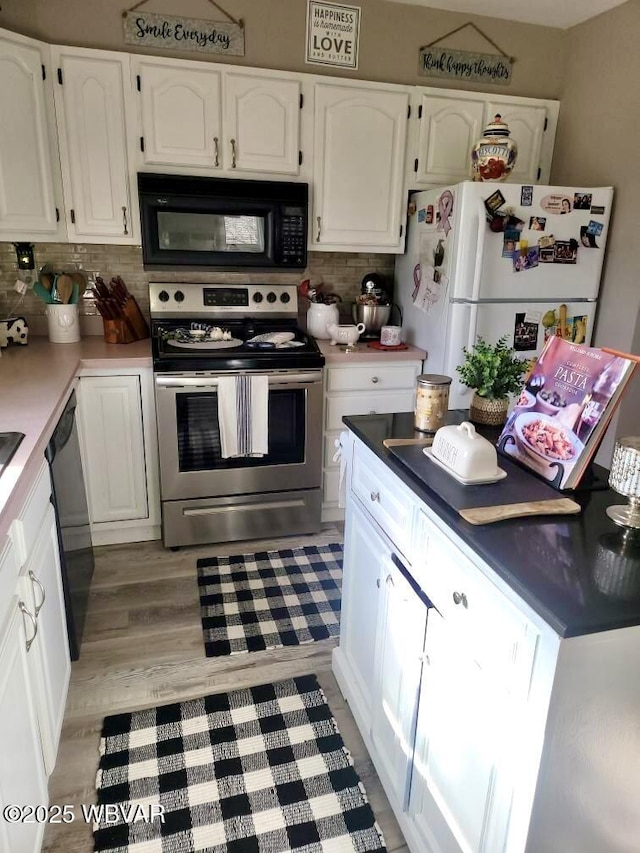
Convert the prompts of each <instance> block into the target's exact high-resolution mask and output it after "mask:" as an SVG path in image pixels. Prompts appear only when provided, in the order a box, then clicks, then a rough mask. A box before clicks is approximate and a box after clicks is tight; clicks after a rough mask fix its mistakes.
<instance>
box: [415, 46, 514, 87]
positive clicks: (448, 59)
mask: <svg viewBox="0 0 640 853" xmlns="http://www.w3.org/2000/svg"><path fill="white" fill-rule="evenodd" d="M512 65H513V62H512V60H511V59H510V58H509V57H508V56H498V55H496V54H494V53H471V52H470V51H468V50H448V49H447V48H443V47H436V46H430V47H423V48H421V49H420V65H419V67H418V73H419V74H422V75H423V77H446V78H448V79H449V80H469V81H474V82H478V83H493V84H495V85H501V86H506V85H508V84H509V83H510V82H511V71H512Z"/></svg>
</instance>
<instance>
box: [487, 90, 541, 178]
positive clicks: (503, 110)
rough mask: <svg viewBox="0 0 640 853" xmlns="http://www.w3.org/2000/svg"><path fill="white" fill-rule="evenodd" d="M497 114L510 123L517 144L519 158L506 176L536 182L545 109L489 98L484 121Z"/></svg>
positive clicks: (512, 136) (539, 163) (490, 119)
mask: <svg viewBox="0 0 640 853" xmlns="http://www.w3.org/2000/svg"><path fill="white" fill-rule="evenodd" d="M496 113H500V115H501V116H502V120H503V121H506V123H507V124H508V125H509V131H510V135H511V138H512V139H513V140H515V141H516V142H517V143H518V158H517V160H516V165H515V166H514V169H513V172H511V175H510V176H509V183H512V184H537V183H538V182H539V181H540V177H539V175H538V169H539V168H540V166H541V151H542V139H543V136H544V130H545V119H546V116H547V111H546V109H545V107H544V106H539V107H534V106H526V105H522V104H511V103H509V102H508V101H498V100H496V101H488V102H487V104H486V109H485V121H487V122H489V121H492V119H493V117H494V116H495V115H496Z"/></svg>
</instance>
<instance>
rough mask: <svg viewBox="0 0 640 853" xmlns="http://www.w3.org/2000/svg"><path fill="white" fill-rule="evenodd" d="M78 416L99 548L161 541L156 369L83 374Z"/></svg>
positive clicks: (87, 485)
mask: <svg viewBox="0 0 640 853" xmlns="http://www.w3.org/2000/svg"><path fill="white" fill-rule="evenodd" d="M78 412H79V418H78V421H79V433H80V448H81V453H82V463H83V470H84V472H85V480H86V484H85V485H86V488H87V499H88V504H89V516H90V520H91V536H92V540H93V544H94V545H105V544H113V543H116V542H136V541H144V540H146V539H157V538H159V536H160V527H159V525H160V506H159V504H160V500H159V488H158V463H157V435H156V418H155V403H154V398H153V381H152V374H151V368H144V369H142V370H138V369H133V368H132V369H126V370H125V369H121V370H120V371H118V373H117V374H113V373H109V372H107V371H97V370H87V371H83V372H82V373H81V377H80V385H79V389H78Z"/></svg>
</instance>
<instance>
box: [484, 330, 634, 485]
mask: <svg viewBox="0 0 640 853" xmlns="http://www.w3.org/2000/svg"><path fill="white" fill-rule="evenodd" d="M639 360H640V359H639V358H638V356H634V355H630V354H627V353H619V352H615V351H614V350H607V349H598V348H597V347H589V346H586V345H584V344H575V343H573V342H571V341H567V340H564V339H563V338H561V337H559V336H556V335H554V336H552V337H550V338H549V340H548V341H547V343H546V344H545V347H544V349H543V350H542V352H541V354H540V357H539V358H538V360H537V361H536V362H535V364H534V366H533V368H532V369H531V370H530V372H529V374H528V376H527V379H526V382H525V385H524V388H523V389H522V391H521V393H520V396H519V398H518V400H517V401H516V405H515V407H514V409H513V412H512V413H511V415H510V417H509V419H508V421H507V423H506V425H505V427H504V429H503V431H502V433H501V435H500V438H499V439H498V448H499V449H500V450H501V451H502V452H503V453H505V454H506V455H507V456H511V457H512V458H514V459H516V460H517V461H518V462H520V463H521V464H523V465H525V466H526V467H527V468H530V469H531V470H533V471H534V472H535V473H537V474H539V475H541V476H543V477H544V478H545V479H547V480H549V481H550V482H551V483H552V484H553V485H554V486H556V488H559V489H574V488H575V487H576V486H577V485H578V483H579V482H580V480H581V478H582V476H583V474H584V472H585V470H586V468H587V466H588V464H589V462H590V461H591V459H592V458H593V456H594V454H595V452H596V450H597V449H598V446H599V444H600V440H601V439H602V437H603V435H604V432H605V430H606V428H607V426H608V424H609V422H610V420H611V417H612V415H613V413H614V411H615V409H616V406H617V405H618V403H619V402H620V398H621V397H622V394H623V393H624V390H625V388H626V386H627V384H628V382H629V380H630V379H631V375H632V374H633V371H634V368H635V367H636V364H637V363H638V361H639Z"/></svg>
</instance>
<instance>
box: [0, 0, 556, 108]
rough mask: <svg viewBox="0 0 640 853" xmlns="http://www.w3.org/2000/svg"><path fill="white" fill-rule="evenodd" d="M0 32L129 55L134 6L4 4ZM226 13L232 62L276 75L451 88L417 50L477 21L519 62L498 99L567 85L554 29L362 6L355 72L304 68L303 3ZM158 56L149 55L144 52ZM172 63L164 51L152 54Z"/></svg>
mask: <svg viewBox="0 0 640 853" xmlns="http://www.w3.org/2000/svg"><path fill="white" fill-rule="evenodd" d="M1 5H2V11H1V12H0V26H2V27H6V28H7V29H10V30H16V31H18V32H21V33H24V34H26V35H31V36H34V37H35V38H40V39H43V40H44V41H48V42H52V43H57V44H70V45H80V46H84V47H97V48H107V49H109V50H130V49H131V48H130V46H129V45H126V46H125V45H124V43H123V38H122V17H121V13H122V10H123V9H124V8H127V7H131V6H133V0H130V2H127V0H2V4H1ZM221 5H222V6H223V7H225V8H226V9H228V11H229V12H230V13H231V14H232V15H234V17H238V18H243V19H244V21H245V26H246V31H245V32H246V35H245V50H246V55H245V56H244V57H243V58H239V57H229V60H228V61H230V62H232V63H236V64H239V65H242V64H246V65H253V66H258V67H264V68H277V69H283V70H286V71H306V72H309V73H322V74H325V73H326V74H338V75H340V76H344V77H358V78H360V79H364V80H376V81H386V82H389V83H411V84H424V85H428V86H451V85H452V84H451V83H449V82H447V81H444V82H443V81H440V80H438V79H437V78H433V77H419V76H418V73H417V66H418V50H419V48H420V46H421V45H424V44H427V43H428V42H431V41H433V40H434V39H436V38H438V36H441V35H444V34H445V33H446V32H449V31H450V30H452V29H454V28H455V27H459V26H460V25H461V24H464V23H466V22H467V21H475V22H476V24H478V25H479V26H481V27H482V28H483V29H484V30H485V31H486V33H487V35H489V36H490V37H491V38H492V39H493V40H494V41H495V42H496V43H497V44H498V45H500V47H501V48H502V49H503V50H504V51H505V52H506V53H508V54H510V55H511V56H514V57H516V59H517V62H516V64H515V67H514V73H513V79H512V83H511V85H509V86H495V87H493V88H494V89H495V91H496V92H500V93H505V94H513V95H525V96H528V97H540V98H556V97H558V95H559V93H560V85H561V78H562V61H563V58H562V49H561V47H562V33H561V31H560V30H555V29H552V28H549V27H536V26H531V25H528V24H516V23H512V22H508V21H503V20H501V19H497V18H483V17H479V16H477V15H461V14H457V13H454V12H443V11H440V10H437V9H427V8H424V7H420V6H413V5H407V4H398V3H387V2H384V0H358V2H357V3H355V4H354V5H359V6H360V7H361V9H362V28H361V36H360V62H359V69H358V71H357V72H353V71H348V70H345V69H338V70H336V69H331V68H323V67H321V66H318V65H307V64H306V63H305V61H304V47H305V27H306V10H307V3H306V0H223V2H222V3H221ZM144 9H145V10H146V11H149V12H166V13H168V14H169V13H170V14H174V15H182V16H185V17H188V16H193V17H198V18H204V19H208V20H213V19H216V18H217V19H218V20H222V19H223V16H222V15H221V14H220V13H218V12H217V11H216V10H215V9H214V8H213V7H212V6H211V5H210V4H209V3H208V2H207V0H180V2H176V0H150V1H149V2H148V3H147V4H146V6H145V7H144ZM445 44H446V45H447V46H448V47H457V48H461V49H466V50H477V51H481V52H486V53H492V52H494V51H493V48H492V47H491V46H490V45H488V44H487V43H486V42H485V41H484V40H483V39H482V38H481V37H480V36H479V35H478V34H477V33H475V32H473V30H470V29H467V30H465V31H464V32H462V33H460V34H459V35H457V36H454V37H453V38H452V39H448V40H446V42H445ZM146 52H148V53H154V51H152V50H148V51H146ZM155 53H158V54H160V55H163V56H168V55H171V54H168V53H167V52H166V51H155ZM174 55H175V56H180V57H182V58H184V59H195V58H208V59H210V60H211V61H214V62H219V61H224V59H222V60H221V58H220V57H219V56H218V55H213V54H210V55H208V56H207V57H200V56H198V54H195V53H193V52H183V53H180V54H174ZM453 86H454V87H457V88H465V89H478V90H482V89H486V88H487V87H486V84H475V85H474V84H464V85H462V86H461V85H457V84H455V83H454V84H453Z"/></svg>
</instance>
